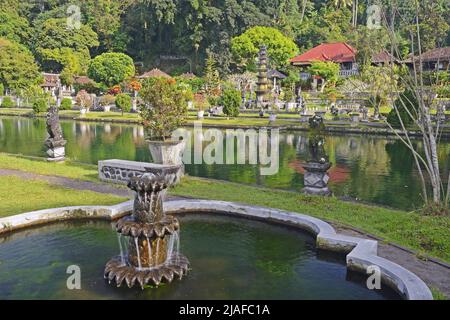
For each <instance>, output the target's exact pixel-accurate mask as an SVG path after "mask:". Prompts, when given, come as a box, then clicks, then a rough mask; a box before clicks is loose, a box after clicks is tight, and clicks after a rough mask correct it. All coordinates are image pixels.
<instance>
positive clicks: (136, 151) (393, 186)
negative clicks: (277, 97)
mask: <svg viewBox="0 0 450 320" xmlns="http://www.w3.org/2000/svg"><path fill="white" fill-rule="evenodd" d="M62 128H63V131H64V136H65V138H66V139H67V140H68V144H67V148H66V152H67V155H68V156H69V157H70V158H71V159H74V160H76V161H80V162H86V163H92V164H97V161H98V160H105V159H125V160H136V161H151V159H150V153H149V151H148V146H147V144H146V142H145V138H144V132H143V128H142V127H141V126H137V125H120V124H100V123H86V122H75V121H62ZM187 130H190V129H187ZM46 135H47V132H46V128H45V120H44V119H28V118H13V117H0V152H8V153H20V154H25V155H32V156H45V147H44V145H43V142H44V140H45V139H46ZM193 136H194V137H193V141H195V139H196V138H197V137H195V135H193ZM307 141H308V139H307V133H304V132H292V133H280V142H279V170H278V172H277V173H276V174H275V175H261V171H260V166H258V165H250V164H244V165H241V164H232V165H228V164H223V165H217V164H206V163H201V164H189V165H186V172H187V173H188V174H189V175H191V176H199V177H206V178H214V179H221V180H228V181H232V182H238V183H246V184H257V185H262V186H266V187H270V188H279V189H287V190H294V191H299V190H301V189H302V187H303V168H302V165H301V164H302V162H304V161H305V160H306V159H308V143H307ZM417 143H418V144H419V145H420V144H421V142H420V141H417ZM189 148H191V154H192V157H193V158H194V157H195V154H196V152H197V153H198V151H196V150H195V148H194V143H192V144H191V145H189ZM326 150H327V153H328V155H329V156H330V161H331V162H332V163H333V167H332V168H331V170H330V177H331V182H330V187H331V189H332V191H333V192H334V193H335V194H336V195H337V196H344V197H349V198H353V199H359V200H363V201H366V202H371V203H375V204H381V205H388V206H391V207H394V208H399V209H405V210H409V209H414V208H416V207H418V206H420V205H421V203H422V200H421V196H420V183H419V177H418V175H417V170H416V169H415V165H414V161H413V158H412V156H411V154H410V153H409V151H408V150H407V148H406V147H405V146H404V145H403V144H402V143H401V142H400V141H398V140H396V139H394V138H386V137H380V136H369V135H333V136H328V137H327V138H326ZM224 152H226V148H224ZM449 153H450V143H449V142H448V141H442V142H441V145H440V150H439V156H440V157H441V159H442V163H445V164H446V167H445V168H444V171H446V172H448V165H449V162H448V160H445V161H444V159H449V158H450V157H449ZM227 156H228V155H226V154H225V157H227Z"/></svg>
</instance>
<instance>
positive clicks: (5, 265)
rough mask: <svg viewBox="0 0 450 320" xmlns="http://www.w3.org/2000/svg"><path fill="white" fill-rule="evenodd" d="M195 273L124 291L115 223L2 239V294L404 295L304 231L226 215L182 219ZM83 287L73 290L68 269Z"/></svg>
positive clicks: (62, 227) (186, 296)
mask: <svg viewBox="0 0 450 320" xmlns="http://www.w3.org/2000/svg"><path fill="white" fill-rule="evenodd" d="M180 220H181V226H182V227H181V251H182V252H183V254H185V255H186V256H187V257H188V258H189V260H190V262H191V269H192V270H191V271H190V272H189V274H188V275H187V276H186V277H185V278H183V279H182V280H181V281H174V282H173V283H171V284H170V285H163V286H162V287H159V288H158V289H154V288H150V289H146V290H144V291H142V290H141V289H140V288H139V289H137V288H135V289H128V288H126V287H122V288H117V287H115V286H113V285H110V284H108V282H107V281H106V280H104V279H103V270H104V267H105V264H106V262H107V261H108V260H109V259H110V257H111V256H115V255H117V254H118V252H119V249H118V247H119V246H118V238H117V234H116V232H115V231H114V230H113V228H112V224H111V223H108V222H98V221H97V222H70V223H69V222H68V223H63V224H52V225H47V226H44V227H41V228H34V229H28V230H24V231H21V232H17V233H13V234H10V235H9V236H6V237H3V238H2V237H0V244H1V245H0V299H399V296H398V295H397V294H396V293H395V292H394V291H392V290H390V289H389V288H387V287H386V286H382V290H375V291H373V290H368V289H367V288H366V287H365V282H366V279H365V278H364V276H363V275H359V274H355V273H351V272H347V270H346V267H345V258H344V257H342V256H335V255H332V254H328V253H323V252H318V251H317V250H316V248H315V240H314V238H313V237H312V236H310V235H309V234H306V233H304V232H302V231H300V230H298V229H293V228H289V227H285V226H281V225H274V224H268V223H264V222H259V221H251V220H246V219H243V218H234V217H225V216H220V215H208V214H202V215H200V214H192V215H186V216H182V217H180ZM71 265H76V266H78V267H80V269H81V290H68V289H67V286H66V282H67V278H68V277H69V274H67V273H66V270H67V268H68V266H71Z"/></svg>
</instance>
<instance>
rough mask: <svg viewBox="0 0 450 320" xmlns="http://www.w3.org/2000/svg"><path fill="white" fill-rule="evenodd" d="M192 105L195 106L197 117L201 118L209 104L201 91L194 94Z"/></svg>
mask: <svg viewBox="0 0 450 320" xmlns="http://www.w3.org/2000/svg"><path fill="white" fill-rule="evenodd" d="M194 106H195V108H197V119H199V120H200V119H203V117H204V115H205V110H206V109H209V107H210V104H209V101H208V99H207V98H206V97H205V96H204V95H203V94H201V93H196V94H195V95H194Z"/></svg>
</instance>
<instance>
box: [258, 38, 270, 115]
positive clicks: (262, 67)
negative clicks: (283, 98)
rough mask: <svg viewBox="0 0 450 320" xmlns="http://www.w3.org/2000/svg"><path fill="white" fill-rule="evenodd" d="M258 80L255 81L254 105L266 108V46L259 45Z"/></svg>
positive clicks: (267, 88)
mask: <svg viewBox="0 0 450 320" xmlns="http://www.w3.org/2000/svg"><path fill="white" fill-rule="evenodd" d="M258 66H259V68H258V82H257V83H256V85H257V88H256V107H257V108H266V107H267V106H268V104H269V98H268V94H269V92H270V88H269V86H270V83H269V80H268V78H267V72H268V68H267V47H266V46H264V45H263V46H261V48H260V50H259V63H258Z"/></svg>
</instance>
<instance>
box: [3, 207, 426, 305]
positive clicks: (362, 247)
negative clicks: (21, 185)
mask: <svg viewBox="0 0 450 320" xmlns="http://www.w3.org/2000/svg"><path fill="white" fill-rule="evenodd" d="M132 209H133V201H132V200H130V201H127V202H124V203H120V204H118V205H113V206H76V207H62V208H53V209H44V210H39V211H32V212H27V213H23V214H18V215H14V216H10V217H5V218H1V219H0V236H1V235H4V234H7V233H10V232H13V231H17V230H20V229H25V228H28V227H34V226H39V225H45V224H48V223H52V222H63V221H69V220H93V219H102V220H117V219H119V218H121V217H123V216H126V215H128V214H130V213H131V211H132ZM164 209H165V211H166V213H167V214H182V213H220V214H224V215H234V216H240V217H247V218H256V219H258V220H262V221H268V222H275V223H278V224H285V225H289V226H294V227H297V228H299V229H302V230H305V231H307V232H310V233H312V234H313V235H314V236H315V237H316V246H317V248H318V249H321V250H327V251H334V252H338V253H341V254H346V255H347V256H346V264H347V268H348V269H349V270H352V271H357V272H360V273H363V274H365V273H366V270H367V268H368V267H369V266H374V265H375V266H378V267H379V268H380V270H381V277H382V281H383V283H385V284H386V285H388V286H389V287H391V288H393V289H394V290H395V291H397V292H398V293H399V294H400V296H401V297H403V298H404V299H406V300H433V295H432V293H431V291H430V289H429V288H428V286H427V285H426V284H425V283H424V282H423V281H422V279H420V278H419V277H418V276H417V275H415V274H414V273H412V272H411V271H409V270H407V269H405V268H404V267H402V266H400V265H398V264H396V263H394V262H391V261H389V260H387V259H385V258H382V257H379V256H378V254H377V248H378V241H375V240H368V239H363V238H358V237H352V236H346V235H342V234H338V233H336V231H335V229H334V228H333V227H332V226H331V225H330V224H328V223H327V222H325V221H323V220H320V219H317V218H314V217H311V216H308V215H304V214H300V213H295V212H288V211H283V210H278V209H272V208H266V207H259V206H250V205H244V204H239V203H234V202H226V201H214V200H197V199H176V200H169V201H166V202H165V203H164Z"/></svg>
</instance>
